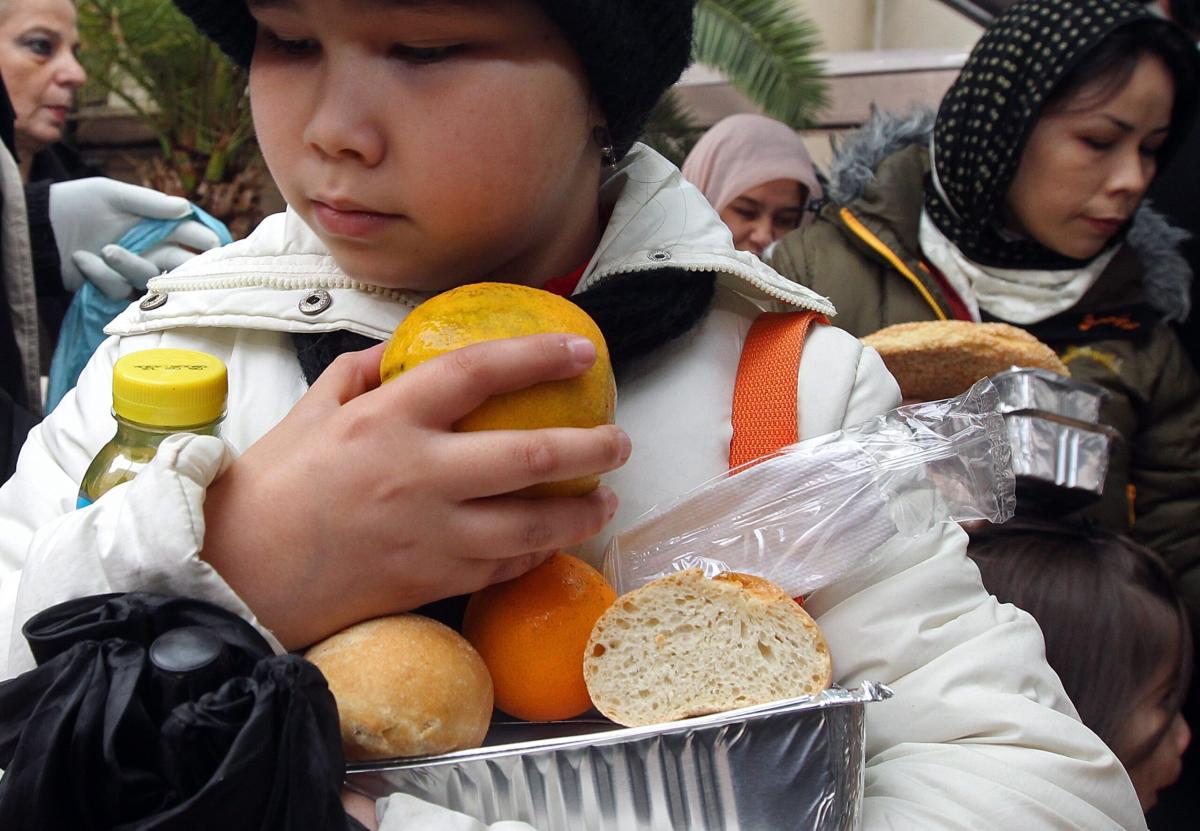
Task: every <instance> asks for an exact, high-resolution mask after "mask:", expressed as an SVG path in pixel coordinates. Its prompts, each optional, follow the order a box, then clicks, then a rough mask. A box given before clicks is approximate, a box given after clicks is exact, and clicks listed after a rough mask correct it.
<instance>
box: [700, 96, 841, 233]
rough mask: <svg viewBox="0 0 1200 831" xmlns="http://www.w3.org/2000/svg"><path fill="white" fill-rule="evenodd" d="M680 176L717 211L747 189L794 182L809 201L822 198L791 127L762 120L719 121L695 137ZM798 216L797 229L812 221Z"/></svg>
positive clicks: (750, 117)
mask: <svg viewBox="0 0 1200 831" xmlns="http://www.w3.org/2000/svg"><path fill="white" fill-rule="evenodd" d="M683 175H684V178H686V179H687V180H688V181H689V182H691V183H692V184H693V185H695V186H696V187H698V188H700V191H701V192H702V193H703V194H704V196H705V198H707V199H708V201H709V203H710V204H711V205H712V206H713V207H714V208H716V209H717V210H718V211H720V210H723V209H724V208H725V206H726V205H728V204H729V203H730V202H732V201H733V200H734V199H737V198H738V197H739V196H741V195H742V194H743V193H745V192H746V191H748V190H750V189H751V188H756V187H758V186H759V185H762V184H765V183H767V182H771V181H774V180H775V179H794V180H796V181H797V182H799V183H800V184H802V185H804V187H805V188H807V189H808V199H809V201H811V200H813V199H821V198H823V197H824V195H825V194H824V191H823V190H822V189H821V183H820V182H819V181H818V180H817V172H816V170H815V169H814V168H813V163H812V159H811V158H810V157H809V155H808V149H807V148H806V147H805V146H804V141H803V140H802V139H801V138H800V136H799V135H797V134H796V131H795V130H793V129H792V128H791V127H789V126H787V125H786V124H783V123H781V122H779V121H776V120H775V119H773V118H767V117H766V116H765V115H753V114H751V113H743V114H740V115H731V116H729V117H728V118H723V119H721V120H720V121H718V122H717V123H716V124H714V125H713V126H712V127H711V128H710V129H709V130H708V132H706V133H705V134H704V135H703V136H701V137H700V141H698V142H696V146H695V147H693V148H692V152H691V153H688V157H687V158H686V159H685V160H684V162H683ZM812 219H813V214H812V212H811V211H805V212H804V219H803V220H802V221H801V223H800V224H801V225H807V224H808V223H809V222H812Z"/></svg>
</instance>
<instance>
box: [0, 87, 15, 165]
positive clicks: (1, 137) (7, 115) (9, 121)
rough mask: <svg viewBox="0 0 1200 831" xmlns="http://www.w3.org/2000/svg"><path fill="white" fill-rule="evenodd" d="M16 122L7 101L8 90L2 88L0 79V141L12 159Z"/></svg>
mask: <svg viewBox="0 0 1200 831" xmlns="http://www.w3.org/2000/svg"><path fill="white" fill-rule="evenodd" d="M16 120H17V114H16V112H14V111H13V107H12V101H11V100H9V97H8V88H7V87H6V86H4V79H3V78H0V141H3V142H4V146H5V147H7V148H8V152H9V153H11V154H12V156H13V158H14V159H15V158H16V157H17V137H16V133H15V132H14V130H13V124H14V123H15V122H16Z"/></svg>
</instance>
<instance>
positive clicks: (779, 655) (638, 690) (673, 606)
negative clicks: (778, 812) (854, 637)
mask: <svg viewBox="0 0 1200 831" xmlns="http://www.w3.org/2000/svg"><path fill="white" fill-rule="evenodd" d="M583 671H584V677H585V679H586V680H587V685H588V692H589V693H590V694H591V697H592V701H593V703H594V704H595V705H596V708H597V709H598V710H600V712H602V713H604V715H606V716H607V717H608V718H610V719H612V720H613V721H615V722H617V723H618V724H624V725H626V726H630V727H634V726H641V725H648V724H658V723H661V722H666V721H674V720H677V719H683V718H690V717H692V716H699V715H706V714H708V713H719V712H724V711H726V710H732V709H736V708H739V707H748V706H752V705H755V704H766V703H769V702H772V701H779V700H781V699H787V698H797V697H800V696H805V695H815V694H817V693H818V692H820V691H821V690H823V689H825V688H826V687H828V686H829V683H830V678H831V675H832V671H833V667H832V660H831V658H830V655H829V647H828V646H827V645H826V643H825V638H824V637H823V636H822V635H821V632H820V630H819V629H818V628H817V624H816V623H815V622H814V621H813V619H812V617H810V616H809V614H808V613H807V612H806V611H804V609H803V608H802V607H801V606H800V605H799V604H798V603H796V602H795V601H794V600H792V598H790V597H788V595H787V594H786V593H785V592H784V591H783V590H782V589H780V588H779V587H778V586H776V585H775V584H774V583H771V582H770V581H767V580H764V579H762V578H759V577H754V576H751V575H744V574H722V575H720V576H719V577H717V578H714V579H711V580H710V579H708V578H706V577H705V576H704V574H703V573H702V572H701V571H700V570H699V569H688V570H687V571H680V572H677V573H675V574H671V575H668V576H666V577H662V578H660V579H658V580H655V581H654V582H652V583H648V584H647V585H645V586H642V587H641V588H639V589H636V590H634V591H632V592H629V593H628V594H626V595H624V596H622V597H620V598H618V599H617V601H616V603H614V604H613V605H612V606H611V607H610V608H609V609H608V611H606V612H605V613H604V614H603V615H602V616H601V617H600V619H599V620H598V621H597V622H596V626H595V628H594V629H593V630H592V636H591V638H590V640H589V641H588V646H587V651H586V652H585V654H584V667H583Z"/></svg>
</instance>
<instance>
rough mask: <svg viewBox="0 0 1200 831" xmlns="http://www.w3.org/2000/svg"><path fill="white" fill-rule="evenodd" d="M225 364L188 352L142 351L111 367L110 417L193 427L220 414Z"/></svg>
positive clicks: (225, 387)
mask: <svg viewBox="0 0 1200 831" xmlns="http://www.w3.org/2000/svg"><path fill="white" fill-rule="evenodd" d="M228 391H229V380H228V377H227V376H226V374H225V364H224V363H223V362H222V361H221V360H220V359H219V358H215V357H213V356H212V355H209V354H206V353H204V352H196V351H194V350H191V349H145V350H143V351H141V352H133V353H130V354H129V355H125V356H124V357H122V358H120V359H119V360H118V361H117V363H116V364H115V365H114V366H113V413H115V414H116V415H117V416H119V417H121V418H123V419H125V420H127V421H135V422H137V423H138V424H147V425H150V426H152V427H194V426H196V425H200V424H207V423H209V422H212V421H216V420H217V419H218V418H220V417H221V415H222V413H224V412H225V396H226V394H227V393H228Z"/></svg>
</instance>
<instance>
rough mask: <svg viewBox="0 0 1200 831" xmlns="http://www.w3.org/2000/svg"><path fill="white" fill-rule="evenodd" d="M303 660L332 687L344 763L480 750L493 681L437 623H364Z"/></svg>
mask: <svg viewBox="0 0 1200 831" xmlns="http://www.w3.org/2000/svg"><path fill="white" fill-rule="evenodd" d="M304 657H305V658H307V659H308V660H309V661H311V662H312V663H313V664H315V665H316V666H317V668H318V669H320V670H321V672H322V673H323V674H324V676H325V680H326V681H328V682H329V689H330V691H331V692H332V693H333V697H334V699H336V701H337V708H338V717H339V719H340V720H341V726H342V746H343V748H344V749H345V753H346V758H347V759H351V760H370V759H388V758H392V757H396V756H428V755H433V754H436V753H448V752H450V751H452V750H463V749H466V748H471V747H479V745H480V744H482V743H483V737H484V735H485V734H486V733H487V730H488V725H489V724H490V723H491V719H492V678H491V676H490V675H489V674H488V671H487V667H486V666H484V663H483V659H482V658H480V657H479V653H477V652H476V651H475V649H474V648H473V647H472V646H471V644H469V643H467V641H466V639H465V638H463V637H462V636H461V635H459V634H458V633H457V632H455V631H454V630H453V629H451V628H449V627H448V626H443V625H442V624H440V623H438V622H437V621H436V620H430V619H429V618H427V617H422V616H421V615H411V614H409V615H393V616H391V617H382V618H377V619H375V620H368V621H366V622H364V623H360V624H358V625H356V626H351V627H350V628H349V629H346V630H344V631H342V632H338V633H337V634H336V635H333V636H332V637H330V638H327V639H326V640H324V641H321V642H320V643H319V644H317V645H316V646H314V647H312V648H311V649H310V650H309V651H308V653H307V654H306V655H305V656H304Z"/></svg>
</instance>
